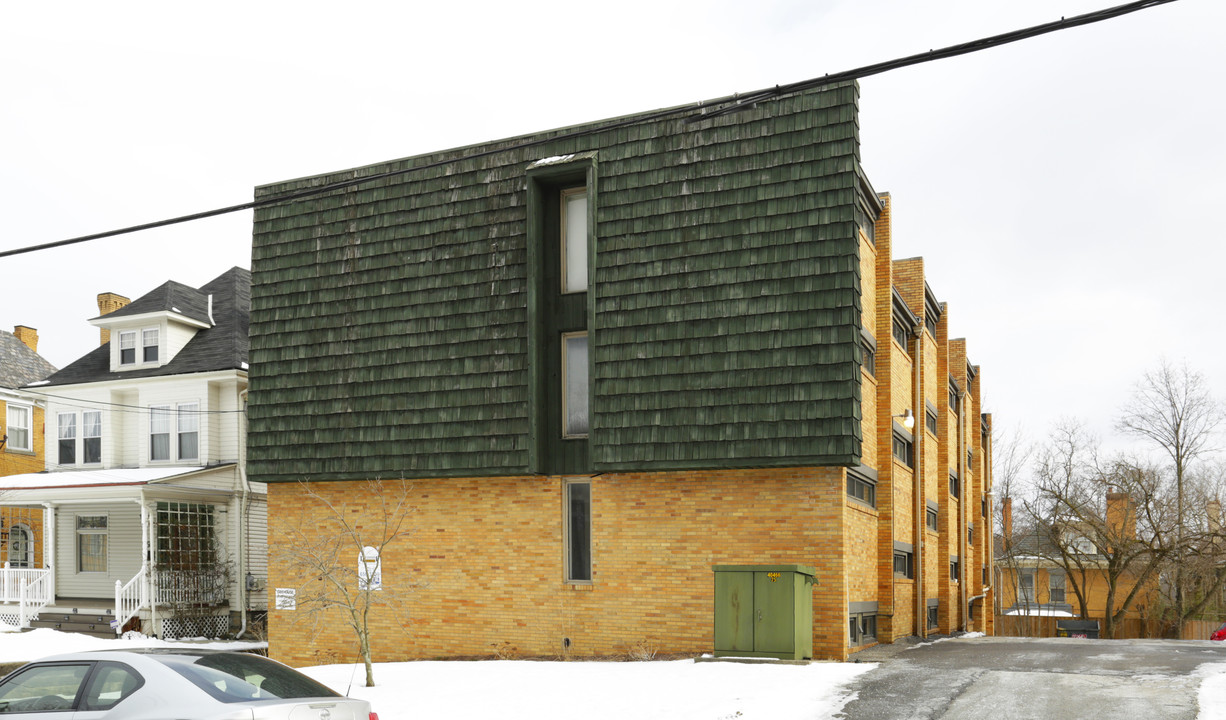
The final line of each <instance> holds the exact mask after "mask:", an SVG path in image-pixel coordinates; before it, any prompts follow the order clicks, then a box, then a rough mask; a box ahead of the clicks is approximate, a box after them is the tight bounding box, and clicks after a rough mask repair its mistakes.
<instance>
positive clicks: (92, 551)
mask: <svg viewBox="0 0 1226 720" xmlns="http://www.w3.org/2000/svg"><path fill="white" fill-rule="evenodd" d="M106 521H107V517H106V515H80V516H78V517H77V572H106V546H107V542H106V535H107V527H106V524H107V522H106Z"/></svg>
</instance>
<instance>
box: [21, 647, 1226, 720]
mask: <svg viewBox="0 0 1226 720" xmlns="http://www.w3.org/2000/svg"><path fill="white" fill-rule="evenodd" d="M974 636H978V633H975V634H974ZM967 640H972V636H971V635H968V636H963V637H962V638H959V641H967ZM183 644H191V645H192V646H194V647H211V648H219V649H227V650H238V649H249V648H252V647H259V645H260V644H259V643H250V642H219V641H206V640H203V639H201V640H196V641H191V642H190V643H175V642H164V641H161V640H154V639H150V638H143V637H140V636H136V637H130V638H125V639H119V640H99V639H96V638H91V637H87V636H84V635H76V634H72V633H62V632H57V631H55V630H33V631H30V632H26V633H16V632H0V662H19V661H23V660H35V659H38V658H41V657H44V656H47V655H54V654H57V653H66V652H78V651H83V650H99V649H120V648H124V647H173V646H176V645H183ZM874 667H876V664H874V663H859V664H856V663H811V664H809V665H787V664H781V663H778V664H775V663H760V664H748V663H733V662H718V663H716V662H706V663H704V662H694V661H693V660H669V661H651V662H588V661H574V662H535V661H517V660H487V661H471V662H470V661H453V662H404V663H379V664H377V665H376V666H375V682H376V686H375V687H373V688H368V687H364V686H363V684H362V683H363V679H364V671H363V669H362V666H361V665H323V666H319V667H309V668H300V669H301V670H302V671H303V672H305V673H306V674H308V675H310V676H312V677H314V678H316V679H318V680H320V681H321V682H323V683H324V684H326V685H328V686H329V687H332V688H333V689H335V690H336V691H337V692H340V693H347V694H350V695H352V696H353V697H360V698H365V699H367V700H370V702H371V704H372V706H373V707H374V709H375V711H376V712H378V713H379V718H380V720H404V719H407V718H424V717H427V718H428V717H446V718H454V719H455V720H466V719H468V718H482V719H484V718H489V717H502V718H508V719H513V718H533V720H551V719H552V718H569V717H573V716H574V715H575V714H576V713H577V712H578V714H581V715H582V716H583V717H585V718H588V720H606V719H607V720H612V719H614V718H616V719H617V720H624V719H625V718H635V719H636V720H652V719H654V718H660V719H664V718H667V719H668V720H691V719H692V720H699V719H700V718H701V720H755V719H756V718H764V719H767V718H768V719H769V720H801V719H804V720H813V719H814V718H830V717H833V716H834V715H835V713H837V712H839V710H841V709H842V707H843V706H844V705H845V704H846V703H847V702H848V701H849V700H851V698H852V695H851V694H850V691H849V689H848V686H849V685H850V683H851V682H852V681H853V680H854V679H855V678H856V677H857V676H859V675H860V674H862V673H865V672H868V671H869V670H871V669H873V668H874ZM1196 675H1197V676H1198V677H1200V678H1201V679H1202V681H1201V685H1200V691H1199V696H1198V700H1199V704H1200V715H1199V720H1226V663H1216V664H1205V665H1202V666H1201V667H1200V668H1199V670H1198V671H1197V673H1196Z"/></svg>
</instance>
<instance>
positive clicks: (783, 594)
mask: <svg viewBox="0 0 1226 720" xmlns="http://www.w3.org/2000/svg"><path fill="white" fill-rule="evenodd" d="M793 590H794V588H793V585H792V575H791V573H786V574H785V573H781V572H756V573H754V574H753V600H754V626H753V645H754V647H753V649H754V651H755V652H760V653H783V654H791V653H792V651H793V650H794V649H795V648H796V626H795V624H794V622H795V620H796V616H795V614H794V612H793V608H794V603H793V596H794V594H795V593H794V592H793Z"/></svg>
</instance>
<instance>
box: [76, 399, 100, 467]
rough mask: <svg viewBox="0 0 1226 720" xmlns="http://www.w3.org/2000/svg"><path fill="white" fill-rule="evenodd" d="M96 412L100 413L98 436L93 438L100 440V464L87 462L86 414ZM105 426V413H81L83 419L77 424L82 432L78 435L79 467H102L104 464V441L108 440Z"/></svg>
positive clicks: (91, 411)
mask: <svg viewBox="0 0 1226 720" xmlns="http://www.w3.org/2000/svg"><path fill="white" fill-rule="evenodd" d="M95 412H96V413H98V434H97V435H96V436H93V437H97V438H98V444H99V448H98V462H92V463H91V462H86V461H85V414H86V413H95ZM105 425H106V414H105V413H103V412H102V411H101V410H82V411H81V419H80V420H79V421H78V422H77V427H78V428H80V432H78V433H77V435H78V438H77V456H78V457H79V458H80V462H78V463H77V464H78V465H101V464H102V454H103V451H104V449H105V445H104V443H103V440H104V439H105V438H106V428H105Z"/></svg>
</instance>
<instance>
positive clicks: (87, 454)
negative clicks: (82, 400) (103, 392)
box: [81, 410, 102, 465]
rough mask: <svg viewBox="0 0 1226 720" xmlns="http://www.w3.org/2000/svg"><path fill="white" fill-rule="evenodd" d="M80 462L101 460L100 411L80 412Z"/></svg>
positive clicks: (88, 462)
mask: <svg viewBox="0 0 1226 720" xmlns="http://www.w3.org/2000/svg"><path fill="white" fill-rule="evenodd" d="M81 451H82V458H81V462H83V463H85V464H87V465H89V464H97V463H100V462H102V411H101V410H86V411H85V412H83V413H81Z"/></svg>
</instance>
